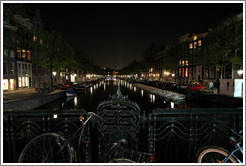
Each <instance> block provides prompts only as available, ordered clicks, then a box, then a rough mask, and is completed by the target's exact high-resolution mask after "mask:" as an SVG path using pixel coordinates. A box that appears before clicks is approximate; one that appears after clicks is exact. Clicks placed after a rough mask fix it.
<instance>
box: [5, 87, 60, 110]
mask: <svg viewBox="0 0 246 166" xmlns="http://www.w3.org/2000/svg"><path fill="white" fill-rule="evenodd" d="M63 95H64V92H63V91H59V92H53V93H49V94H45V95H37V96H31V97H28V98H24V99H16V100H9V101H4V102H3V110H4V111H11V110H33V109H36V108H38V107H41V106H43V105H45V104H48V103H50V102H52V101H55V100H57V99H59V98H61V97H62V96H63Z"/></svg>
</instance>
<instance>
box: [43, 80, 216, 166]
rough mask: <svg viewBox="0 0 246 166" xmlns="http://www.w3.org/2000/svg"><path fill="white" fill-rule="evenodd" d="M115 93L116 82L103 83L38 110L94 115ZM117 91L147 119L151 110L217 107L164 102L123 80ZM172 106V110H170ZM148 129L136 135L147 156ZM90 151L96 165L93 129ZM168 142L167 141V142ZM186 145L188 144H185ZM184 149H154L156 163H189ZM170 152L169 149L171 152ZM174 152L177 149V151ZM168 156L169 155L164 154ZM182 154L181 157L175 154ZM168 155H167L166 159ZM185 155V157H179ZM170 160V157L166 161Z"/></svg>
mask: <svg viewBox="0 0 246 166" xmlns="http://www.w3.org/2000/svg"><path fill="white" fill-rule="evenodd" d="M117 89H118V82H117V81H109V82H107V81H102V82H101V83H100V84H97V85H93V86H92V87H90V88H88V89H87V90H86V91H84V92H83V93H78V94H77V95H76V96H75V97H71V98H67V97H63V98H62V99H60V100H58V101H55V102H52V103H50V104H48V105H46V106H43V107H41V108H39V109H40V110H49V109H51V110H57V111H59V110H63V109H64V110H65V109H66V110H68V109H72V110H76V109H85V110H86V111H88V112H91V111H93V112H96V111H97V107H98V105H99V103H100V102H103V101H105V100H110V99H111V98H110V95H111V96H112V95H114V94H116V93H117ZM120 91H121V94H122V95H124V96H128V99H129V100H130V101H132V102H135V103H137V104H138V106H139V108H140V110H141V115H142V114H143V111H145V114H146V116H147V115H148V114H150V113H152V111H153V110H155V109H157V108H162V109H164V110H165V109H167V108H168V109H169V108H171V107H173V108H179V109H192V108H216V107H219V106H217V105H215V104H212V103H202V102H200V101H196V100H184V101H180V102H175V103H172V102H170V101H168V100H167V99H165V98H164V97H161V96H158V95H154V94H152V93H151V92H148V91H145V90H142V89H140V88H137V87H134V86H133V84H131V83H128V82H125V81H123V80H121V81H120ZM173 104H174V106H172V105H173ZM148 132H149V131H148V127H143V128H141V129H140V132H139V133H138V134H137V138H138V145H141V146H138V151H141V152H148ZM90 133H91V139H92V140H91V142H93V143H91V148H92V149H93V155H92V161H93V162H97V161H98V156H97V155H98V154H99V153H98V136H99V133H98V131H97V129H96V128H95V129H94V128H92V129H91V132H90ZM167 141H168V140H167ZM174 142H175V145H176V144H177V145H183V143H184V142H183V141H180V140H179V139H178V138H177V141H174ZM172 145H173V144H172V142H171V143H170V144H169V143H168V146H167V145H166V143H165V142H163V141H159V142H158V144H157V147H165V148H167V149H169V146H170V147H172ZM186 145H187V144H186ZM186 148H187V146H181V147H179V150H178V151H175V150H174V151H175V152H173V153H172V151H165V153H164V152H163V148H159V150H158V148H157V149H156V156H155V157H156V160H157V161H158V162H160V163H165V162H184V163H187V162H192V160H193V158H192V159H190V158H189V159H187V158H186V157H184V156H185V154H187V151H188V150H187V149H186ZM171 149H172V148H171ZM176 150H177V149H176ZM166 152H168V154H166ZM178 152H181V153H178ZM176 153H178V154H179V155H180V154H181V157H180V156H179V157H177V158H175V159H173V157H172V156H174V155H173V154H176ZM163 154H164V155H166V157H164V158H163ZM169 154H170V155H169ZM182 154H184V155H182ZM169 156H171V157H169ZM167 158H171V159H170V161H169V160H167Z"/></svg>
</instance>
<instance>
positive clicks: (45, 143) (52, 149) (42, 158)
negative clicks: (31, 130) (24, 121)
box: [18, 133, 72, 163]
mask: <svg viewBox="0 0 246 166" xmlns="http://www.w3.org/2000/svg"><path fill="white" fill-rule="evenodd" d="M65 140H66V139H65V138H64V137H63V136H62V135H60V134H58V133H44V134H41V135H39V136H37V137H35V138H33V139H32V140H31V141H30V142H29V143H28V144H27V145H26V146H25V148H24V149H23V151H22V152H21V155H20V157H19V160H18V162H19V163H71V162H72V151H71V147H70V144H67V145H66V146H65V147H64V148H63V149H62V150H61V147H62V146H63V144H64V142H65Z"/></svg>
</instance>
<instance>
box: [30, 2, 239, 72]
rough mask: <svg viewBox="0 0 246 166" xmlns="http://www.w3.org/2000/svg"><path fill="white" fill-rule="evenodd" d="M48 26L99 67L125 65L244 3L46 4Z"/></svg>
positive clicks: (43, 12)
mask: <svg viewBox="0 0 246 166" xmlns="http://www.w3.org/2000/svg"><path fill="white" fill-rule="evenodd" d="M35 6H37V7H38V8H40V11H41V16H42V18H43V21H44V24H45V26H46V27H48V28H51V29H54V30H57V31H59V32H62V33H63V34H64V36H65V38H66V39H67V40H68V41H69V42H70V43H71V44H72V45H75V46H77V47H79V48H81V49H82V50H84V51H85V52H86V53H88V55H89V58H90V59H92V60H93V61H94V62H95V63H96V64H98V65H99V66H100V67H110V68H115V69H120V68H122V67H124V66H126V65H128V64H129V63H130V62H132V61H133V60H134V59H136V60H138V61H139V60H141V58H142V54H143V52H144V51H145V50H146V48H147V47H149V46H150V45H151V44H152V43H154V42H157V43H162V42H165V41H171V40H175V39H177V38H178V37H179V36H182V35H184V34H185V33H187V32H197V33H199V32H205V31H206V30H207V29H208V28H210V27H213V26H215V25H216V24H217V23H218V22H219V21H220V20H223V19H225V18H228V17H230V16H231V15H235V14H239V13H240V12H242V11H243V4H242V3H238V4H236V3H234V4H231V3H219V4H215V3H210V4H209V3H205V4H204V3H182V4H181V3H113V2H112V3H56V4H51V3H48V4H47V3H43V4H36V5H35Z"/></svg>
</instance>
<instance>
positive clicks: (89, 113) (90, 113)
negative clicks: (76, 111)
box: [87, 112, 103, 120]
mask: <svg viewBox="0 0 246 166" xmlns="http://www.w3.org/2000/svg"><path fill="white" fill-rule="evenodd" d="M87 114H88V115H89V116H91V117H93V116H96V117H97V118H99V119H101V120H103V118H102V117H101V116H99V115H97V114H96V113H94V112H88V113H87Z"/></svg>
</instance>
